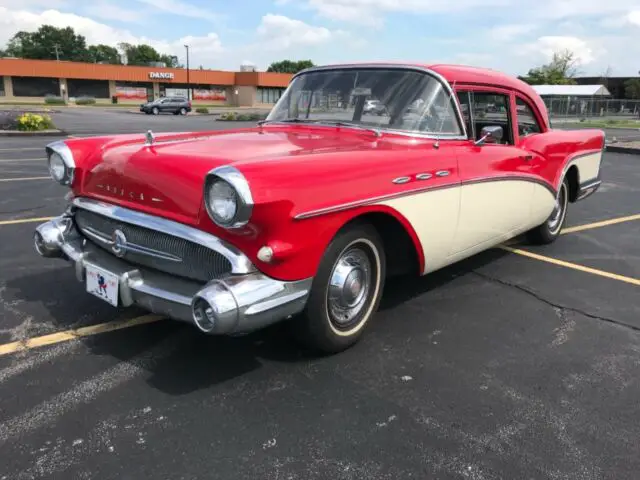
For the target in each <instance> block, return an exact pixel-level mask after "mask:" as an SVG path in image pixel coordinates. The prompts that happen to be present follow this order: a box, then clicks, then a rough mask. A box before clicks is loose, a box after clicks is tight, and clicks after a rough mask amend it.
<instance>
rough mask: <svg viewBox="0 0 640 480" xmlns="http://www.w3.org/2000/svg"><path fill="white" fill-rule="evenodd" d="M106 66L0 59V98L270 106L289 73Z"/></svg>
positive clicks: (278, 94)
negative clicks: (177, 99)
mask: <svg viewBox="0 0 640 480" xmlns="http://www.w3.org/2000/svg"><path fill="white" fill-rule="evenodd" d="M188 77H189V81H188V82H187V70H186V69H177V68H157V67H138V66H124V65H103V64H94V63H78V62H65V61H51V60H24V59H16V58H0V102H3V103H19V102H43V101H45V98H46V97H48V96H54V97H63V98H64V99H65V100H66V101H68V102H70V103H72V102H74V101H75V100H76V99H78V98H93V99H95V101H96V103H114V102H117V103H131V104H139V103H141V102H145V101H148V100H153V99H155V98H159V97H163V96H176V95H182V96H187V95H188V93H189V91H190V92H191V99H192V102H193V103H194V104H195V105H198V104H200V105H228V106H246V107H251V106H265V105H272V104H273V103H275V102H276V101H277V99H278V98H280V95H281V94H282V92H283V91H284V89H285V88H286V86H287V85H288V83H289V81H290V80H291V75H289V74H283V73H268V72H229V71H222V70H200V69H198V70H190V71H189V75H188Z"/></svg>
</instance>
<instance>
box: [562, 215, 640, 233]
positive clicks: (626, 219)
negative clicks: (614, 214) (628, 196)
mask: <svg viewBox="0 0 640 480" xmlns="http://www.w3.org/2000/svg"><path fill="white" fill-rule="evenodd" d="M634 220H640V214H637V215H629V216H628V217H619V218H612V219H610V220H604V221H602V222H595V223H587V224H586V225H579V226H577V227H570V228H565V229H564V230H563V231H562V234H567V233H575V232H582V231H583V230H591V229H592V228H601V227H608V226H609V225H616V224H617V223H624V222H632V221H634Z"/></svg>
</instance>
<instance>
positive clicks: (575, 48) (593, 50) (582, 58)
mask: <svg viewBox="0 0 640 480" xmlns="http://www.w3.org/2000/svg"><path fill="white" fill-rule="evenodd" d="M565 50H568V51H571V52H573V53H574V55H575V57H576V60H577V61H578V62H579V63H580V64H581V65H588V64H590V63H593V62H594V61H595V60H596V58H597V57H598V56H599V55H601V54H602V53H604V52H603V50H602V48H601V47H597V46H593V45H591V43H590V42H588V41H586V40H584V39H581V38H577V37H568V36H566V37H563V36H546V37H540V38H538V39H537V40H536V41H535V42H534V43H532V44H529V45H526V46H524V47H521V49H520V52H519V53H521V54H523V55H528V56H531V55H534V56H536V54H539V55H542V56H543V58H544V60H545V61H548V60H550V59H551V58H552V57H553V54H554V53H555V52H562V51H565Z"/></svg>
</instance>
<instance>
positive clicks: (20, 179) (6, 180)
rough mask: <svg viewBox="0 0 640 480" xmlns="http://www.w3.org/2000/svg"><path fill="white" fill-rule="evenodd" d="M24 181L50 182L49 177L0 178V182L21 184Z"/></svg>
mask: <svg viewBox="0 0 640 480" xmlns="http://www.w3.org/2000/svg"><path fill="white" fill-rule="evenodd" d="M24 180H51V177H18V178H0V182H21V181H24Z"/></svg>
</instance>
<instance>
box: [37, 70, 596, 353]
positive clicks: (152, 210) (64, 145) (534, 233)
mask: <svg viewBox="0 0 640 480" xmlns="http://www.w3.org/2000/svg"><path fill="white" fill-rule="evenodd" d="M360 85H362V87H360ZM452 86H455V87H452ZM354 91H355V92H357V93H358V95H357V97H358V98H357V101H356V104H355V105H353V106H351V105H350V106H349V107H348V108H346V109H345V108H344V107H340V106H327V108H325V109H322V110H321V111H313V110H310V109H309V108H303V103H302V102H304V99H305V98H306V96H305V95H309V94H317V95H318V96H334V97H336V98H345V97H348V96H349V95H350V94H351V93H352V92H354ZM301 92H304V93H305V95H302V94H301ZM371 95H373V96H375V97H377V98H384V99H385V104H386V106H387V109H388V111H389V115H388V116H385V117H377V116H375V117H374V116H368V117H367V118H366V121H365V120H364V118H365V117H364V116H363V115H362V111H363V105H364V103H365V101H366V98H367V96H371ZM327 98H328V97H327ZM418 99H422V100H423V102H418V103H419V104H420V114H416V113H415V105H416V100H418ZM487 103H491V104H492V105H495V112H494V113H491V114H490V115H480V116H477V115H476V112H474V107H473V106H474V105H486V104H487ZM516 106H524V107H525V108H524V110H522V111H521V109H518V108H516ZM463 109H464V110H465V112H466V115H465V117H464V118H463V116H462V114H461V111H462V110H463ZM503 109H504V110H503ZM409 110H412V113H411V114H408V112H409ZM514 110H515V111H514ZM603 150H604V132H603V131H602V130H596V129H580V130H572V131H570V130H553V129H551V128H550V126H549V117H548V115H547V111H546V109H545V105H544V103H543V101H542V99H541V98H540V97H539V96H538V95H537V94H536V92H535V91H534V90H533V89H532V88H531V87H530V86H529V85H527V84H525V83H523V82H521V81H520V80H518V79H516V78H512V77H511V76H507V75H504V74H501V73H498V72H495V71H493V70H488V69H482V68H471V67H463V66H456V65H434V66H424V65H413V64H411V65H409V64H407V65H397V64H389V65H384V64H371V65H369V64H364V65H334V66H326V67H314V68H311V69H308V70H304V71H302V72H300V73H298V74H296V75H295V76H294V78H293V79H292V81H291V83H290V85H289V87H288V88H287V90H286V92H285V93H284V95H283V96H282V98H280V100H279V101H278V102H277V104H276V105H275V106H274V108H273V109H272V111H271V112H270V114H269V116H268V117H267V119H266V120H264V121H262V122H259V123H258V125H256V126H255V127H254V128H250V129H235V130H227V131H219V130H217V131H207V132H188V133H166V134H161V135H160V134H159V135H157V136H154V135H153V134H152V133H151V132H147V134H146V135H143V134H128V135H113V136H106V137H105V136H102V137H95V138H67V139H65V140H61V141H58V142H54V143H52V144H50V145H48V146H47V147H46V152H47V161H48V165H49V170H50V173H51V176H52V177H53V179H54V180H55V181H57V182H59V183H60V184H62V185H64V186H66V187H67V188H68V189H69V194H68V201H69V206H68V208H67V210H66V211H65V212H64V213H63V214H62V215H60V216H59V217H57V218H55V219H53V220H51V221H48V222H46V223H43V224H42V225H40V226H38V227H37V228H36V231H35V238H34V242H35V249H36V250H37V252H38V253H39V254H40V255H42V256H44V257H61V258H62V259H64V260H66V261H68V262H70V263H71V265H72V266H73V268H74V270H75V273H76V276H77V279H78V280H79V281H81V282H83V284H84V288H85V289H86V291H87V292H89V293H90V294H93V295H95V296H96V297H98V298H100V299H102V300H104V301H106V302H108V303H110V304H112V305H114V306H125V307H126V306H131V305H138V306H141V307H144V308H146V309H147V310H150V311H153V312H156V313H159V314H162V315H166V316H167V317H169V318H173V319H176V320H181V321H184V322H188V323H190V324H192V325H195V327H197V328H198V329H200V330H201V331H202V332H204V333H207V334H235V333H244V332H250V331H254V330H256V329H260V328H263V327H265V326H267V325H270V324H273V323H275V322H279V321H285V320H287V321H288V323H289V325H290V328H292V329H293V331H294V332H295V333H296V335H298V338H300V339H301V340H302V341H304V342H306V344H307V345H310V346H311V347H313V348H315V349H318V350H320V351H323V352H329V353H331V352H338V351H341V350H344V349H346V348H348V347H349V346H351V345H353V344H354V343H355V342H356V341H358V339H359V338H361V336H362V335H363V332H364V331H365V328H366V326H367V325H368V323H370V321H371V319H372V317H373V316H374V312H375V311H376V309H377V308H378V304H379V302H380V298H381V296H382V294H383V291H384V285H385V281H386V279H387V278H388V277H390V276H393V275H400V274H403V275H411V274H413V275H416V276H420V275H428V274H430V273H432V272H434V271H436V270H438V269H441V268H443V267H445V266H447V265H450V264H453V263H455V262H458V261H460V260H462V259H464V258H467V257H470V256H472V255H474V254H476V253H478V252H481V251H483V250H487V249H489V248H491V247H494V246H496V245H498V244H500V243H501V242H504V241H506V240H508V239H510V238H512V237H516V236H519V235H520V234H526V235H527V237H528V238H529V239H530V240H532V241H534V242H536V243H539V244H548V243H551V242H554V241H556V240H557V239H558V236H559V235H560V232H561V230H562V228H563V225H564V223H565V219H566V217H567V212H568V207H569V205H571V204H573V203H575V202H577V201H579V200H583V199H585V198H587V197H588V196H589V195H591V194H593V193H594V192H595V191H596V190H597V189H598V187H599V185H600V164H601V160H602V154H603ZM51 288H65V289H66V288H68V287H67V286H64V285H57V286H56V285H52V286H51Z"/></svg>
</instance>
